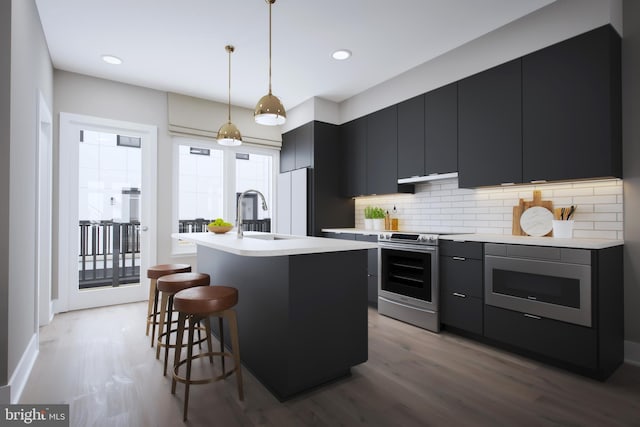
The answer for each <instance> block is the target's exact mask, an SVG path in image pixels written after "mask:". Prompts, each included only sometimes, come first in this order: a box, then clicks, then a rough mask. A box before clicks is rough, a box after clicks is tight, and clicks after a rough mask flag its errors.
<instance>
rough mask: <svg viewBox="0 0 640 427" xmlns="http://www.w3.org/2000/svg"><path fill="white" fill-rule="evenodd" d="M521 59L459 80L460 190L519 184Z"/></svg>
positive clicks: (520, 159)
mask: <svg viewBox="0 0 640 427" xmlns="http://www.w3.org/2000/svg"><path fill="white" fill-rule="evenodd" d="M521 88H522V61H521V59H516V60H514V61H510V62H507V63H505V64H502V65H499V66H497V67H494V68H491V69H489V70H486V71H483V72H481V73H479V74H475V75H473V76H471V77H467V78H466V79H463V80H461V81H460V82H458V183H459V186H460V187H461V188H470V187H479V186H485V185H499V184H502V183H512V182H513V183H515V182H522V89H521Z"/></svg>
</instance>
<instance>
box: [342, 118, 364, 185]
mask: <svg viewBox="0 0 640 427" xmlns="http://www.w3.org/2000/svg"><path fill="white" fill-rule="evenodd" d="M340 131H341V139H342V143H343V146H344V149H345V153H344V156H343V160H344V164H343V168H342V169H343V173H344V177H345V180H344V181H345V182H346V185H345V188H344V190H345V195H346V196H349V197H352V196H361V195H363V194H367V119H366V117H362V118H359V119H356V120H353V121H350V122H348V123H345V124H343V125H342V127H341V128H340Z"/></svg>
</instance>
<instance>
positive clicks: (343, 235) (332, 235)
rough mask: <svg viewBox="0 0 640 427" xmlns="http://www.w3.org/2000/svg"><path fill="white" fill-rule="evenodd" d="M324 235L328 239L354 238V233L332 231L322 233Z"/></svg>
mask: <svg viewBox="0 0 640 427" xmlns="http://www.w3.org/2000/svg"><path fill="white" fill-rule="evenodd" d="M324 235H325V237H327V238H329V239H341V240H356V235H355V233H334V232H326V233H324Z"/></svg>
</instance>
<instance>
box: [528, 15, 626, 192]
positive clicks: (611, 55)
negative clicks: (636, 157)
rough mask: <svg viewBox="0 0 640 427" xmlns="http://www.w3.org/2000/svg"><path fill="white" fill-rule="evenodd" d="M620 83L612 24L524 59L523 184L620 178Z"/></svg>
mask: <svg viewBox="0 0 640 427" xmlns="http://www.w3.org/2000/svg"><path fill="white" fill-rule="evenodd" d="M620 78H621V76H620V37H619V36H618V35H617V33H616V32H615V30H614V29H613V28H612V27H611V26H609V25H607V26H605V27H600V28H598V29H595V30H593V31H590V32H588V33H585V34H582V35H579V36H577V37H574V38H571V39H569V40H566V41H564V42H561V43H558V44H555V45H553V46H550V47H547V48H545V49H542V50H540V51H537V52H534V53H532V54H530V55H527V56H525V57H524V58H523V61H522V94H523V95H522V96H523V98H522V104H523V111H522V114H523V179H524V181H525V182H529V181H532V180H560V179H575V178H590V177H604V176H617V177H621V176H622V175H621V172H622V170H621V162H622V158H621V148H620V147H621V124H620V119H619V118H620V99H621V98H620Z"/></svg>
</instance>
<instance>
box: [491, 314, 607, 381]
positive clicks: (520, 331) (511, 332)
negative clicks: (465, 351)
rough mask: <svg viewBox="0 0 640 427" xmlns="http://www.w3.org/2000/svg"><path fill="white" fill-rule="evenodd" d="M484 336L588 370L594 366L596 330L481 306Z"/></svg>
mask: <svg viewBox="0 0 640 427" xmlns="http://www.w3.org/2000/svg"><path fill="white" fill-rule="evenodd" d="M484 334H485V336H486V337H487V338H491V339H494V340H496V341H500V342H503V343H506V344H510V345H513V346H515V347H519V348H521V349H524V350H529V351H532V352H535V353H538V354H540V355H543V356H547V357H551V358H554V359H557V360H560V361H563V362H568V363H571V364H574V365H577V366H581V367H586V368H590V369H595V368H597V362H598V357H597V340H596V331H595V330H594V329H591V328H587V327H584V326H578V325H571V324H569V323H564V322H558V321H556V320H550V319H545V318H532V317H528V316H526V315H525V314H524V313H520V312H515V311H511V310H505V309H502V308H497V307H492V306H490V305H485V308H484Z"/></svg>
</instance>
